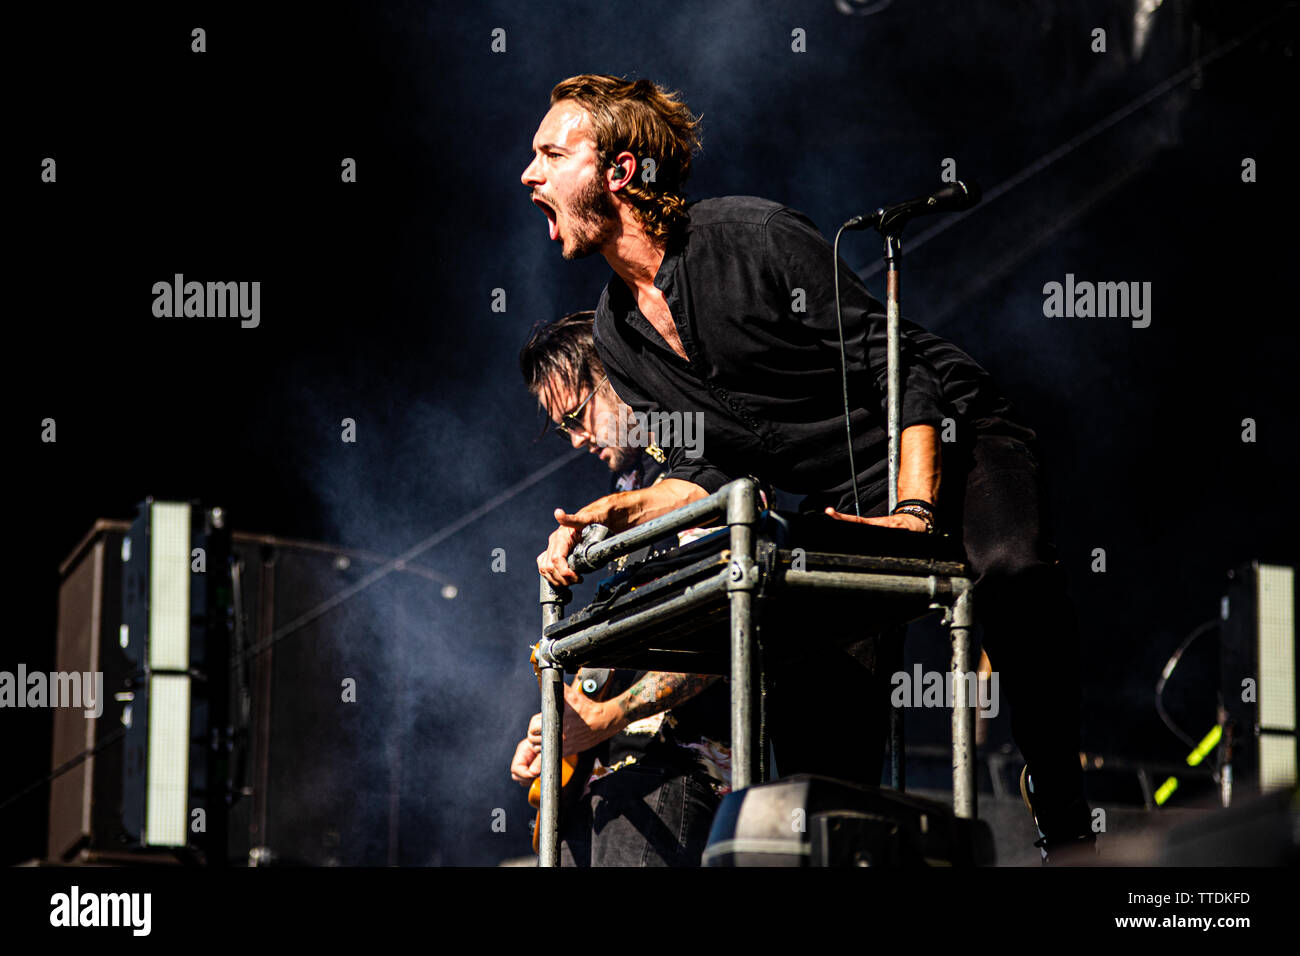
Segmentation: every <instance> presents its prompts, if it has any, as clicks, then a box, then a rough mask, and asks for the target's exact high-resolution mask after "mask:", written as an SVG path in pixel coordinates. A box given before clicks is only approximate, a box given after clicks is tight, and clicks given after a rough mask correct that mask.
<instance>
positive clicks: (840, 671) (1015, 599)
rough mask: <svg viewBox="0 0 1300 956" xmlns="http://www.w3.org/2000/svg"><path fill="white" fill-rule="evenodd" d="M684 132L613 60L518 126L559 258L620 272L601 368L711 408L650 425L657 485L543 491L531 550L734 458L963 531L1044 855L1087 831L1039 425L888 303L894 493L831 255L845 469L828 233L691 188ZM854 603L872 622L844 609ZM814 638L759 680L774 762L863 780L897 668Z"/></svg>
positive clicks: (600, 349)
mask: <svg viewBox="0 0 1300 956" xmlns="http://www.w3.org/2000/svg"><path fill="white" fill-rule="evenodd" d="M698 148H699V121H698V119H697V118H696V117H695V116H694V114H692V113H691V111H690V110H689V109H688V108H687V106H686V104H685V103H684V102H683V101H682V99H681V98H680V96H679V95H677V94H675V93H672V92H669V91H668V90H666V89H664V88H663V87H660V86H658V85H656V84H655V83H653V82H651V81H649V80H645V79H641V80H636V81H630V80H624V79H620V78H618V77H613V76H604V75H582V76H574V77H571V78H569V79H566V80H563V81H562V82H560V83H559V84H558V85H557V86H555V88H554V89H553V90H552V92H551V106H550V109H549V111H548V112H547V113H546V115H545V116H544V117H543V119H542V121H541V125H540V126H539V127H538V129H537V132H536V134H535V136H534V137H533V143H532V154H533V155H532V160H531V162H529V164H528V166H527V168H526V169H525V170H524V172H523V174H522V176H521V179H522V182H523V184H524V186H525V187H527V189H528V190H529V193H530V197H531V199H532V201H533V202H534V203H535V204H536V205H537V206H538V207H539V208H540V209H541V210H542V212H543V213H544V214H545V216H546V220H547V225H548V231H549V236H550V239H551V240H552V241H556V242H559V243H560V244H561V251H562V254H563V256H564V257H565V258H566V259H577V258H582V257H585V256H589V255H591V254H593V253H600V254H601V255H602V256H604V258H605V260H606V262H608V263H609V266H610V268H611V269H612V270H613V272H614V274H613V276H611V278H610V280H609V283H608V284H607V285H606V287H605V289H604V292H603V293H602V294H601V297H600V301H599V304H598V306H597V309H596V321H595V344H596V349H597V353H598V354H599V356H600V360H601V362H602V363H603V365H604V369H605V372H606V374H607V375H608V376H609V381H610V382H611V383H612V384H613V386H614V388H615V390H616V391H617V393H618V395H619V397H620V398H621V399H622V400H623V401H624V402H626V403H627V404H628V405H629V406H630V407H631V408H632V409H633V410H635V411H637V412H645V413H650V412H655V411H663V412H676V411H680V412H682V413H683V415H685V414H687V413H690V414H695V413H702V414H703V419H702V421H703V448H702V451H703V453H702V454H699V451H700V450H699V449H696V454H695V456H694V457H688V456H686V455H685V454H684V452H683V449H682V447H681V444H680V442H677V441H675V440H674V436H672V435H660V436H659V444H660V445H661V446H662V447H663V448H664V450H665V451H666V452H667V455H668V466H669V470H668V474H667V477H666V478H664V479H663V480H661V481H660V482H659V483H658V484H657V485H655V486H653V487H650V488H643V489H640V490H636V491H629V492H624V493H620V494H614V495H609V496H606V497H604V498H601V499H599V500H597V501H594V502H592V503H590V504H588V505H587V506H586V507H583V508H581V509H579V510H578V511H576V512H574V513H567V512H565V511H563V510H559V509H557V513H556V517H557V521H558V524H559V526H558V527H557V529H556V530H555V531H554V532H553V533H552V535H551V537H550V541H549V542H548V547H547V549H546V551H545V552H544V553H543V554H541V555H539V557H538V562H537V563H538V569H539V571H540V572H541V573H542V574H543V575H544V576H545V577H546V578H547V579H548V580H550V581H551V582H552V583H554V584H557V585H567V584H570V583H573V582H574V581H576V580H577V575H575V574H574V573H573V572H572V571H571V570H570V569H569V567H568V565H567V563H566V558H567V556H568V554H569V552H570V551H571V550H572V549H573V547H574V546H575V545H576V543H577V542H578V540H579V538H580V535H581V530H582V528H583V527H584V526H585V525H587V524H589V523H593V522H598V523H601V524H604V525H607V526H609V528H610V530H611V532H618V531H621V530H623V529H625V528H627V527H631V526H633V525H635V524H637V523H639V522H643V521H647V520H650V519H652V518H655V517H658V516H659V515H662V514H665V513H667V512H668V511H671V510H673V509H674V508H677V507H679V506H681V505H683V504H686V503H688V502H690V501H694V500H697V499H699V498H702V497H704V496H706V495H707V494H709V493H711V492H713V491H716V490H717V489H718V488H720V487H722V486H723V485H724V484H726V483H727V482H729V481H731V480H733V479H735V478H738V477H742V476H745V475H753V476H755V477H757V478H759V479H761V480H764V481H767V482H770V483H771V484H772V485H774V486H775V487H776V488H779V489H782V490H784V491H787V492H793V493H797V494H801V495H804V496H805V497H804V499H803V502H802V504H801V510H804V511H816V512H822V513H826V514H829V515H831V516H832V517H834V518H838V519H840V520H844V521H861V522H866V523H871V524H879V525H885V526H889V527H896V528H905V529H908V530H912V531H915V532H917V533H927V532H933V531H934V530H935V529H936V528H942V529H944V530H946V531H949V532H951V533H952V534H954V535H959V536H960V540H961V543H962V545H963V546H964V548H965V552H966V556H967V559H968V562H969V564H970V566H971V569H972V572H973V574H974V575H975V580H976V586H975V608H976V614H977V619H978V620H979V621H980V622H981V623H982V625H983V631H984V646H985V649H986V651H987V653H988V657H989V659H990V661H991V663H992V666H993V667H994V668H996V669H997V670H998V671H999V673H1000V677H1001V684H1002V687H1004V688H1005V689H1006V692H1007V697H1008V701H1009V704H1010V710H1011V728H1012V735H1013V737H1014V739H1015V741H1016V743H1017V745H1018V746H1019V747H1020V750H1021V752H1022V754H1023V755H1024V757H1025V760H1026V762H1027V764H1028V766H1027V768H1026V770H1025V772H1024V773H1023V774H1022V789H1025V790H1026V792H1027V795H1026V802H1027V803H1029V804H1030V809H1031V812H1032V813H1033V815H1034V817H1035V822H1036V824H1037V826H1038V829H1039V836H1040V839H1039V841H1038V844H1037V845H1038V846H1040V848H1041V849H1042V852H1043V857H1044V859H1045V860H1046V859H1047V858H1048V856H1049V854H1052V855H1053V857H1054V858H1056V855H1057V853H1058V852H1059V856H1060V857H1061V858H1063V857H1066V856H1067V855H1071V854H1074V853H1080V854H1083V853H1087V854H1090V853H1092V852H1093V849H1092V848H1093V843H1094V837H1093V833H1092V831H1091V826H1090V824H1091V814H1090V812H1089V808H1088V805H1087V802H1086V800H1085V799H1084V795H1083V780H1082V772H1081V769H1080V765H1079V759H1078V752H1079V723H1080V691H1079V650H1078V635H1077V628H1076V626H1075V624H1074V620H1075V615H1074V610H1073V607H1072V604H1071V600H1070V597H1069V594H1068V591H1067V587H1066V581H1065V576H1064V573H1063V570H1062V568H1061V565H1060V562H1059V561H1058V560H1057V558H1056V553H1055V549H1054V546H1053V544H1052V542H1051V529H1050V525H1049V521H1048V515H1047V512H1046V501H1047V497H1046V494H1045V491H1044V486H1043V476H1042V469H1041V466H1040V464H1039V456H1038V449H1037V441H1036V435H1035V433H1034V432H1033V431H1032V430H1031V429H1030V428H1028V427H1026V426H1025V425H1023V424H1022V423H1021V422H1020V421H1018V420H1017V419H1018V416H1017V413H1016V412H1015V410H1014V409H1013V408H1012V406H1011V404H1010V402H1008V401H1007V399H1006V398H1005V397H1004V396H1003V395H1002V393H1001V391H1000V390H999V389H998V387H997V386H996V385H995V383H994V382H993V380H992V378H991V377H990V376H989V374H988V373H987V372H986V371H984V369H982V368H981V367H980V366H979V365H977V364H976V363H975V362H974V361H973V360H972V359H971V358H970V356H968V355H967V354H966V353H964V352H963V351H961V350H960V349H958V348H957V347H956V346H954V345H952V344H951V343H949V342H947V341H945V340H943V339H941V338H939V337H937V336H935V335H932V334H930V333H928V332H926V331H924V330H923V329H921V328H920V327H919V326H917V325H915V324H913V323H911V322H907V321H903V322H902V323H901V328H902V361H903V365H902V385H903V391H902V396H901V405H902V420H901V440H900V441H901V450H900V460H899V470H898V488H897V499H898V506H897V508H896V509H895V510H894V513H892V514H887V513H886V512H887V511H888V510H889V509H888V489H887V475H888V466H887V446H888V438H887V433H886V410H885V395H886V391H885V385H886V348H885V310H884V308H883V306H882V305H881V303H879V302H878V301H877V300H876V299H874V298H872V296H871V295H870V294H869V293H868V292H867V289H866V287H865V286H864V285H863V283H862V282H861V280H860V279H859V278H858V277H857V275H856V274H855V273H854V272H853V271H852V270H851V269H850V268H849V267H848V266H847V265H846V264H845V263H844V262H843V261H842V260H840V261H838V263H837V264H836V266H835V268H837V269H838V272H839V288H840V295H841V304H842V322H843V348H844V356H845V366H846V368H847V377H848V384H847V393H848V394H847V404H848V407H849V412H848V415H847V417H848V420H849V428H848V429H847V432H848V433H849V434H851V441H852V461H853V462H854V463H855V467H856V469H857V473H856V474H855V473H854V472H853V471H851V470H850V467H849V462H850V454H849V445H848V443H849V440H850V439H849V438H848V437H847V436H846V427H845V419H846V411H845V404H846V402H845V390H844V383H843V376H844V374H845V372H844V371H842V367H841V351H840V350H841V338H840V331H839V328H840V325H839V323H838V322H837V318H836V309H835V294H834V287H835V281H834V280H835V276H834V274H833V272H832V268H833V267H832V254H831V249H830V246H829V244H828V243H827V242H826V240H825V239H824V238H823V237H822V235H821V234H820V233H819V232H818V230H817V228H816V227H815V226H814V225H813V223H812V222H811V221H810V220H809V219H808V218H807V217H806V216H804V215H802V214H801V213H798V212H796V211H794V210H793V209H790V208H788V207H786V206H784V205H782V204H780V203H778V202H773V201H770V200H767V199H759V198H755V197H750V196H726V197H719V198H713V199H704V200H700V201H697V202H693V203H688V202H687V200H686V199H685V196H684V194H683V187H684V184H685V182H686V180H687V178H688V176H689V174H690V170H691V158H692V154H693V153H694V152H696V151H697V150H698ZM941 438H942V440H941ZM941 475H942V478H943V481H942V482H941V481H940V478H941ZM855 488H856V490H857V498H858V500H857V501H856V502H855V501H854V491H855ZM858 512H860V515H861V516H860V517H859V516H858ZM855 623H856V624H857V625H858V626H860V627H861V628H863V629H866V628H869V626H870V624H869V622H867V621H865V620H864V621H860V622H846V623H845V624H844V625H842V626H852V625H853V624H855ZM827 655H828V656H827ZM836 655H838V656H836ZM824 656H825V659H822V660H818V661H815V662H810V663H809V664H808V665H806V666H813V667H815V668H816V673H817V674H818V675H819V679H818V680H817V681H816V682H810V681H800V680H798V679H797V677H796V676H794V675H791V676H782V675H778V676H777V678H776V680H775V682H774V686H773V687H772V689H771V693H770V700H771V704H770V706H769V715H770V716H769V727H770V731H771V737H772V741H773V745H774V749H775V752H776V762H777V767H778V768H779V770H780V772H781V773H782V774H783V775H786V774H790V773H819V774H824V775H826V776H831V777H837V778H839V779H844V780H850V781H857V782H861V783H866V784H871V785H875V784H878V783H879V780H880V769H881V761H882V754H883V750H884V745H883V741H884V735H885V728H886V724H887V713H888V710H887V705H888V694H887V689H886V688H887V682H888V675H885V674H879V673H875V674H873V673H872V672H871V671H869V670H868V669H866V668H864V667H861V666H859V665H858V664H857V663H856V662H855V661H854V659H853V658H852V657H850V656H849V655H848V654H846V653H844V652H842V651H836V652H833V653H832V652H825V654H824ZM1025 784H1028V788H1026V787H1025ZM1028 794H1032V798H1031V797H1030V796H1029V795H1028Z"/></svg>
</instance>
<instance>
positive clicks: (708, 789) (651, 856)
mask: <svg viewBox="0 0 1300 956" xmlns="http://www.w3.org/2000/svg"><path fill="white" fill-rule="evenodd" d="M594 317H595V313H594V312H577V313H574V314H572V315H567V316H565V317H563V318H561V319H558V320H556V321H554V322H550V323H547V324H544V325H541V326H539V327H537V328H536V329H534V331H533V333H532V335H531V337H530V338H529V340H528V342H527V344H526V345H525V346H524V348H523V351H522V352H521V353H520V367H521V370H522V371H523V375H524V380H525V382H526V384H527V386H528V389H529V391H530V392H531V393H532V394H533V395H534V396H536V397H537V400H538V402H539V404H540V405H541V406H542V408H543V410H544V411H545V412H546V414H547V416H548V418H549V424H551V425H553V426H554V431H555V432H556V434H558V435H559V436H560V437H561V438H562V439H563V440H565V441H566V442H569V443H571V444H572V445H573V447H575V448H587V450H588V451H589V452H590V453H591V454H593V455H596V456H597V457H599V458H600V460H601V461H602V462H603V463H604V464H605V466H606V467H607V468H608V469H609V470H610V472H611V473H612V478H611V493H613V494H620V493H626V492H634V491H636V490H638V489H640V488H647V487H650V486H651V485H654V484H656V483H657V482H658V481H659V480H660V477H661V476H662V475H663V473H664V472H666V470H667V466H666V464H665V463H664V460H663V459H664V455H663V452H662V451H661V450H660V449H659V448H658V447H657V446H656V445H655V444H654V442H653V441H651V442H650V443H649V444H648V446H647V447H646V448H637V447H629V446H628V445H627V443H626V441H627V438H628V436H635V435H636V434H637V432H636V430H635V429H634V428H627V427H625V428H622V429H620V427H619V425H620V422H622V423H624V424H625V425H626V424H627V423H628V418H627V416H630V414H631V409H630V408H628V407H627V405H625V404H623V402H622V401H620V400H619V398H618V396H617V395H616V394H615V392H614V389H613V388H612V387H611V386H610V384H609V380H608V379H607V378H606V377H605V374H604V370H603V368H602V366H601V364H600V359H599V358H598V357H597V355H596V351H595V345H594V343H593V341H592V321H593V319H594ZM620 438H622V439H623V441H620ZM677 543H678V542H677V540H676V539H675V538H673V539H670V540H668V541H666V542H662V543H660V544H659V547H663V546H673V545H676V544H677ZM637 556H638V555H629V556H628V557H627V558H625V559H621V560H623V561H626V560H631V559H635V558H636V557H637ZM563 733H564V752H565V755H566V756H567V755H569V754H574V753H582V754H583V755H584V757H585V758H586V759H585V760H583V761H580V762H579V763H578V769H577V770H575V773H574V779H572V780H571V782H570V784H569V787H568V788H567V790H566V795H567V796H568V797H569V799H568V801H567V802H566V804H565V813H564V829H563V832H562V833H561V863H562V865H564V866H699V864H700V857H701V855H702V854H703V852H704V845H705V843H706V842H707V840H708V835H709V827H710V825H711V824H712V820H713V813H714V811H715V810H716V809H717V805H718V802H719V801H720V799H721V797H722V795H723V794H725V793H726V792H727V790H728V789H729V784H730V747H729V743H730V716H729V707H728V694H727V691H726V687H725V686H724V685H723V684H722V683H721V681H720V679H719V678H718V677H710V676H703V675H695V674H670V673H659V672H652V671H642V672H631V671H618V670H616V671H612V672H611V671H604V670H591V669H585V668H584V669H583V670H582V671H579V673H578V674H577V675H576V677H575V678H574V680H573V682H572V683H571V684H569V685H567V686H566V687H565V708H564V730H563ZM540 744H541V714H537V715H535V716H534V717H533V718H532V720H531V722H530V723H529V727H528V733H527V736H525V737H524V739H522V740H521V741H519V744H518V746H517V747H516V748H515V754H514V758H513V760H512V761H511V765H510V774H511V776H512V777H513V779H514V780H515V781H516V782H517V783H520V784H522V785H524V786H529V785H531V784H532V783H533V781H534V780H536V779H537V778H538V777H539V775H540V774H541V750H540Z"/></svg>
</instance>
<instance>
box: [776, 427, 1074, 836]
mask: <svg viewBox="0 0 1300 956" xmlns="http://www.w3.org/2000/svg"><path fill="white" fill-rule="evenodd" d="M1014 430H1016V428H1015V426H1011V425H1008V426H1007V427H1006V431H1014ZM1035 444H1036V442H1035V439H1034V434H1033V432H1032V431H1029V430H1028V429H1024V430H1023V431H1022V434H1021V437H1014V436H1013V435H1008V434H981V435H979V436H977V438H976V439H975V440H974V441H973V442H972V443H971V444H970V445H969V446H968V447H966V448H964V449H963V448H960V447H956V446H949V445H942V446H940V450H941V454H942V456H943V457H942V461H941V464H942V481H941V483H940V495H939V502H938V510H939V521H940V524H941V525H942V526H943V528H944V529H945V530H949V531H950V532H951V531H955V530H958V529H959V530H960V532H961V539H962V543H963V544H964V546H965V550H966V556H967V560H968V562H969V564H970V567H971V572H972V574H973V575H974V577H975V594H974V610H975V620H976V622H977V623H978V624H980V625H981V626H982V628H983V635H984V647H985V650H986V651H987V652H988V656H989V661H990V662H991V664H992V665H993V668H994V670H996V671H997V672H998V677H999V683H1000V685H1001V689H1002V690H1003V691H1004V692H1005V694H1006V697H1007V701H1008V703H1009V705H1010V712H1011V733H1012V736H1013V738H1014V739H1015V742H1016V744H1017V746H1018V747H1019V748H1020V752H1021V754H1022V755H1023V756H1024V758H1025V762H1026V763H1028V764H1029V767H1030V770H1031V772H1032V773H1033V776H1034V789H1035V798H1034V802H1035V810H1036V811H1037V816H1038V820H1039V825H1040V827H1041V828H1042V829H1043V832H1044V833H1045V834H1046V835H1047V836H1048V838H1049V839H1058V840H1060V839H1068V838H1070V837H1071V836H1074V835H1078V834H1082V833H1085V832H1088V829H1089V823H1090V817H1089V814H1088V809H1087V804H1086V803H1085V802H1084V799H1083V774H1082V771H1081V769H1080V767H1079V723H1080V689H1079V635H1078V629H1077V624H1076V619H1075V611H1074V605H1073V602H1072V601H1071V599H1070V596H1069V593H1068V591H1067V589H1066V580H1065V575H1064V573H1063V570H1062V568H1061V565H1060V562H1059V561H1058V560H1057V556H1056V549H1055V547H1054V545H1053V544H1052V541H1051V528H1050V524H1049V521H1048V515H1047V509H1046V494H1045V487H1044V482H1043V476H1042V469H1041V466H1040V464H1039V461H1038V458H1037V455H1036V453H1035V451H1036V449H1035V447H1034V446H1035ZM852 508H853V505H852V501H851V496H850V498H849V500H846V501H842V502H841V503H840V505H839V510H841V511H845V512H849V513H851V512H852ZM888 510H889V508H888V503H887V502H876V503H875V504H874V506H872V507H870V508H864V509H863V514H864V515H866V516H868V517H875V516H878V515H883V514H886V513H887V512H888ZM822 626H823V627H836V628H842V627H846V626H848V625H847V623H846V622H843V621H823V622H822ZM856 626H857V627H859V628H863V627H864V622H861V621H858V622H856ZM866 626H869V625H866ZM873 656H874V660H872V661H869V662H868V664H867V666H863V665H862V664H861V663H859V662H857V661H855V660H854V659H853V658H852V657H851V656H850V655H849V654H847V653H845V652H844V651H838V650H834V651H818V652H816V653H815V654H814V655H813V656H812V657H810V658H809V659H808V660H806V661H805V662H803V663H801V664H800V665H799V666H800V668H802V671H803V674H804V675H812V677H811V679H810V678H809V677H806V676H805V677H800V676H798V674H797V673H796V672H795V671H793V670H790V669H787V670H785V671H783V672H780V673H777V674H775V675H774V677H773V680H772V684H773V688H772V692H771V693H770V694H769V697H768V707H767V712H768V723H769V728H770V729H769V732H770V734H771V737H772V742H773V747H774V750H775V752H776V766H777V770H778V771H779V772H780V774H781V775H782V776H787V775H789V774H791V773H818V774H823V775H825V776H831V777H836V778H838V779H841V780H847V781H852V782H857V783H866V784H870V785H875V784H877V783H878V782H879V780H880V770H881V762H882V759H883V752H884V748H885V740H886V738H887V735H888V714H889V706H888V698H889V693H890V676H891V674H892V673H893V672H894V671H895V670H897V669H898V668H899V667H901V665H902V658H901V648H898V647H892V646H889V645H888V644H884V643H878V646H877V647H876V650H875V654H874V655H873Z"/></svg>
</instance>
